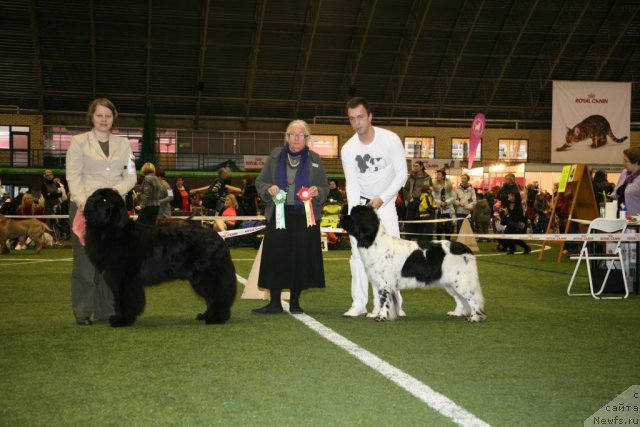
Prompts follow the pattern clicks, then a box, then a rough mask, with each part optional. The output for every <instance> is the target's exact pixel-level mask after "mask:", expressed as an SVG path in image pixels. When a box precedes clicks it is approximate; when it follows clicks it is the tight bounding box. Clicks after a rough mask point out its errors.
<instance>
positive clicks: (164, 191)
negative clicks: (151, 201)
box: [156, 170, 173, 218]
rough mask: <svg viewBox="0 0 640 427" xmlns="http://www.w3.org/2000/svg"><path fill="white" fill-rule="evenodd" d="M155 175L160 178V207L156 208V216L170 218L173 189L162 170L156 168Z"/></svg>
mask: <svg viewBox="0 0 640 427" xmlns="http://www.w3.org/2000/svg"><path fill="white" fill-rule="evenodd" d="M156 176H157V177H158V179H159V180H160V185H161V186H162V188H161V189H160V209H159V210H158V218H170V217H171V202H172V201H173V190H172V189H171V185H169V183H168V182H167V180H166V179H165V173H164V171H163V170H158V171H157V172H156Z"/></svg>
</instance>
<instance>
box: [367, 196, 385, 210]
mask: <svg viewBox="0 0 640 427" xmlns="http://www.w3.org/2000/svg"><path fill="white" fill-rule="evenodd" d="M383 203H384V202H383V201H382V199H381V198H380V197H374V198H373V199H371V201H370V202H369V206H371V207H372V208H373V209H378V208H379V207H380V206H382V204H383Z"/></svg>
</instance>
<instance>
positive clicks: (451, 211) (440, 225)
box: [433, 169, 456, 240]
mask: <svg viewBox="0 0 640 427" xmlns="http://www.w3.org/2000/svg"><path fill="white" fill-rule="evenodd" d="M433 198H434V199H435V202H436V206H437V207H438V209H437V211H436V218H437V219H445V220H446V219H448V218H454V217H455V214H456V210H455V206H454V204H453V202H454V201H455V199H456V195H455V193H454V192H453V187H452V186H451V182H450V181H449V179H447V172H446V171H445V170H444V169H439V170H438V171H437V172H436V180H435V182H434V183H433ZM452 230H453V222H451V221H441V222H436V234H437V239H438V240H440V238H441V237H440V236H441V235H444V238H445V239H446V240H451V232H452Z"/></svg>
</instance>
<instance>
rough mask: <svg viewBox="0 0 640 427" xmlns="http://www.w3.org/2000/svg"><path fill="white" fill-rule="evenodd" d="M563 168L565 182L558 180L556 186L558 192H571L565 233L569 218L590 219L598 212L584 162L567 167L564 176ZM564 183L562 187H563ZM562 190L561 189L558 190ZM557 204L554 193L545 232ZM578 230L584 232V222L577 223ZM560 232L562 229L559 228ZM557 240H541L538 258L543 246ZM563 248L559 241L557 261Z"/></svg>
mask: <svg viewBox="0 0 640 427" xmlns="http://www.w3.org/2000/svg"><path fill="white" fill-rule="evenodd" d="M564 172H565V171H564V170H563V180H564V179H566V181H565V182H560V186H559V188H558V194H560V193H567V190H568V192H570V194H571V206H570V207H569V218H568V219H567V223H566V224H565V227H564V233H565V234H567V233H568V232H569V227H570V224H571V219H572V218H575V219H585V220H592V219H594V218H597V217H598V216H599V214H600V211H599V209H598V203H597V201H596V195H595V192H594V190H593V182H592V180H591V173H590V172H589V168H588V167H587V165H584V164H576V165H572V166H571V168H570V169H569V173H568V176H566V177H565V174H564ZM563 185H564V187H563ZM560 190H563V191H560ZM557 205H558V196H557V195H556V197H555V199H554V200H553V207H552V209H551V215H550V217H549V224H548V225H547V230H546V233H547V234H550V233H551V227H552V225H553V219H554V218H555V214H556V210H557ZM578 227H579V230H580V232H581V233H585V232H586V230H587V226H586V225H584V224H578ZM559 231H561V232H562V230H559ZM552 243H557V242H547V241H544V242H542V249H541V250H540V256H539V257H538V259H539V260H541V259H542V257H543V255H544V248H545V246H546V245H547V244H552ZM563 250H564V242H560V251H559V252H558V262H560V261H562V256H563V255H564V254H563V253H562V252H563Z"/></svg>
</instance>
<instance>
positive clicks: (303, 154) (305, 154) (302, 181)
mask: <svg viewBox="0 0 640 427" xmlns="http://www.w3.org/2000/svg"><path fill="white" fill-rule="evenodd" d="M287 155H289V156H291V157H292V158H295V157H299V158H300V164H299V165H298V168H297V170H296V178H295V188H294V189H293V191H294V194H298V190H300V187H309V167H308V166H307V162H308V161H309V147H304V148H303V149H302V150H301V151H299V152H297V153H293V152H292V151H291V150H290V149H289V145H288V144H287V145H285V146H284V148H283V149H282V151H281V152H280V157H279V158H278V166H277V167H276V185H277V186H278V187H280V188H282V189H283V190H284V189H286V191H287V192H290V191H292V189H291V188H287V185H288V184H287ZM294 199H295V201H296V206H300V207H302V201H301V200H300V198H299V197H297V196H295V197H294Z"/></svg>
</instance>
